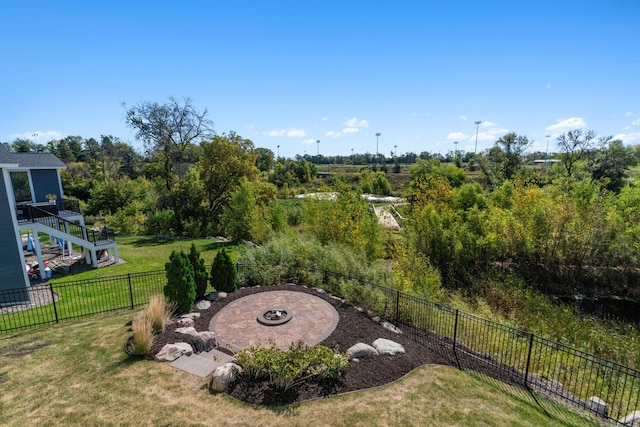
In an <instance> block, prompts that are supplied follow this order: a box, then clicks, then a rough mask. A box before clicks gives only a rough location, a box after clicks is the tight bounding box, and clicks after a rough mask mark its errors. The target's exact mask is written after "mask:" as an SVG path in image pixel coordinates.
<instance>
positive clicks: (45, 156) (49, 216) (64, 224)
mask: <svg viewBox="0 0 640 427" xmlns="http://www.w3.org/2000/svg"><path fill="white" fill-rule="evenodd" d="M65 168H66V166H65V164H64V163H63V162H62V161H61V160H60V159H58V158H57V157H56V156H54V155H53V154H50V153H12V152H10V151H9V150H8V149H7V147H6V146H5V145H4V144H0V171H1V172H2V173H1V174H0V305H5V304H14V303H16V302H28V301H29V300H30V299H31V298H30V296H31V293H30V292H29V289H30V285H31V284H30V281H29V276H28V274H27V268H26V262H25V253H24V249H23V247H24V246H23V237H22V235H21V234H22V233H24V232H27V233H28V235H29V238H30V239H31V241H32V242H33V244H32V250H33V252H34V253H35V254H36V257H37V258H38V263H39V265H41V266H42V265H44V263H43V258H42V250H41V242H40V237H41V236H43V235H45V234H46V235H48V236H49V238H50V239H51V241H56V242H60V243H61V247H62V249H63V250H64V248H65V246H64V245H67V247H68V246H70V245H76V246H79V247H81V248H82V253H83V255H84V257H85V260H86V262H87V263H91V264H93V266H94V267H97V266H98V256H97V255H98V253H102V252H104V251H106V252H107V253H109V252H110V251H111V252H112V255H113V259H114V260H115V262H118V247H117V245H116V242H115V240H114V236H113V230H111V229H106V228H105V229H103V230H101V231H94V230H90V229H87V228H86V227H85V224H84V217H83V216H82V214H81V213H80V208H79V204H78V202H77V201H75V200H69V199H65V198H64V192H63V189H62V182H61V180H60V170H61V169H65ZM22 288H24V289H25V292H20V291H18V292H15V291H12V292H7V290H9V289H14V290H15V289H22Z"/></svg>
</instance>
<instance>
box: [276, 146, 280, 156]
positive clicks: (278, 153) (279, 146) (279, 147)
mask: <svg viewBox="0 0 640 427" xmlns="http://www.w3.org/2000/svg"><path fill="white" fill-rule="evenodd" d="M279 158H280V146H279V145H278V157H277V158H276V159H279Z"/></svg>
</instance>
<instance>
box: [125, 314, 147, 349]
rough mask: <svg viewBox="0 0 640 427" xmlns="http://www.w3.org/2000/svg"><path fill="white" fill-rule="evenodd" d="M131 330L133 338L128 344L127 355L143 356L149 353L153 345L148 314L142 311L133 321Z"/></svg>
mask: <svg viewBox="0 0 640 427" xmlns="http://www.w3.org/2000/svg"><path fill="white" fill-rule="evenodd" d="M131 329H132V330H133V337H132V340H131V341H130V342H129V344H128V348H127V354H129V355H135V356H143V355H145V354H147V353H149V350H151V346H152V345H153V327H152V325H151V317H150V316H149V313H148V312H147V311H144V312H143V313H142V314H141V315H140V316H139V317H137V318H136V319H134V320H133V323H132V325H131Z"/></svg>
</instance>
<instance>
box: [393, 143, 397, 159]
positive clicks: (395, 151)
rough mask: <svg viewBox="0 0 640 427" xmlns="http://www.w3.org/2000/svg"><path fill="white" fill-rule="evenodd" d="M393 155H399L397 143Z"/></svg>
mask: <svg viewBox="0 0 640 427" xmlns="http://www.w3.org/2000/svg"><path fill="white" fill-rule="evenodd" d="M393 157H398V146H397V145H394V146H393Z"/></svg>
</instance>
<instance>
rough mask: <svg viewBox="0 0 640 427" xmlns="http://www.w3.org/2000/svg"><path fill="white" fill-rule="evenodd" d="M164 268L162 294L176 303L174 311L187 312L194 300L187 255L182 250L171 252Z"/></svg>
mask: <svg viewBox="0 0 640 427" xmlns="http://www.w3.org/2000/svg"><path fill="white" fill-rule="evenodd" d="M164 270H165V272H166V276H167V284H166V285H165V286H164V295H165V296H166V297H167V299H168V300H169V302H172V303H174V304H175V305H176V311H178V312H180V313H186V312H188V311H189V310H191V307H192V306H193V303H194V302H195V301H196V284H195V281H194V280H193V267H191V263H190V262H189V257H188V256H187V254H185V253H184V252H183V251H180V252H176V251H173V252H171V255H170V256H169V262H167V263H166V264H165V265H164Z"/></svg>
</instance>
